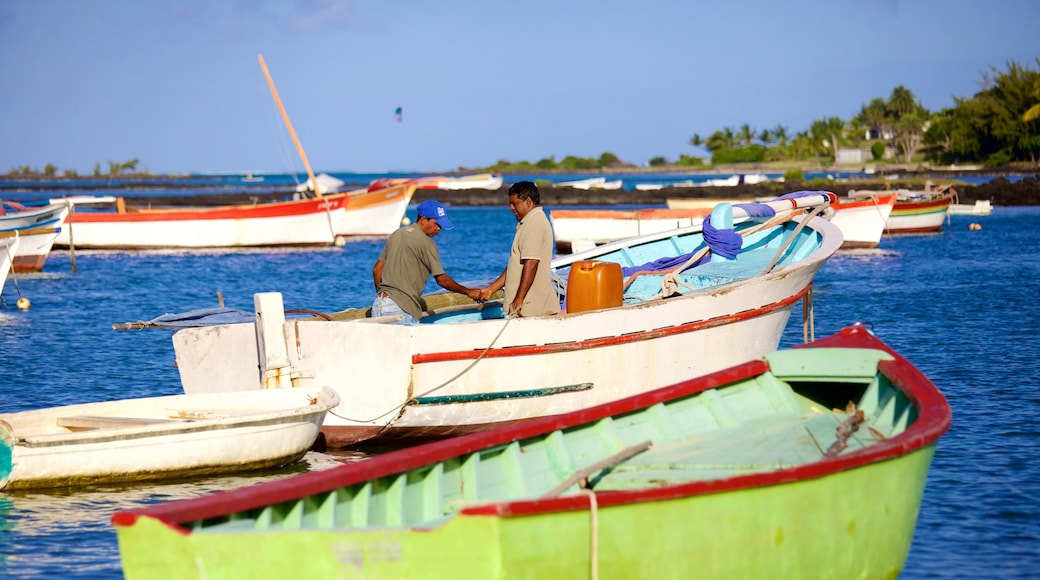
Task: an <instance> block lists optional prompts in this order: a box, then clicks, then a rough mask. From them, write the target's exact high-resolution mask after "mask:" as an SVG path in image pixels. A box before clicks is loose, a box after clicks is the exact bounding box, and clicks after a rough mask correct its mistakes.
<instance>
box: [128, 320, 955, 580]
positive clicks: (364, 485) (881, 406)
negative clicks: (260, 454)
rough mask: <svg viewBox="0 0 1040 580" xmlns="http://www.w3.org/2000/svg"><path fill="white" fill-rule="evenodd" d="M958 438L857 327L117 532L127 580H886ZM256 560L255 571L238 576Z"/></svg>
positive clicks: (913, 375)
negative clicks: (937, 457) (246, 557)
mask: <svg viewBox="0 0 1040 580" xmlns="http://www.w3.org/2000/svg"><path fill="white" fill-rule="evenodd" d="M838 401H848V402H849V403H848V406H847V407H846V408H845V409H844V410H841V409H836V408H831V407H833V405H834V404H835V403H837V402H838ZM837 404H845V403H837ZM950 422H951V411H950V406H949V404H948V403H947V402H946V400H945V398H944V397H943V396H942V394H941V393H940V392H939V391H938V389H936V387H935V385H934V384H932V383H931V381H929V380H928V379H927V377H925V376H924V375H922V374H921V373H920V371H918V370H917V369H915V368H914V367H913V366H912V365H911V364H910V363H909V362H908V361H906V360H905V359H903V358H902V357H900V356H899V355H898V354H897V353H895V352H894V351H892V350H891V349H889V348H888V347H887V346H886V345H884V343H882V342H881V341H879V340H877V339H876V338H875V337H873V335H871V334H870V333H869V331H867V330H866V329H865V328H864V327H863V326H862V325H855V326H852V327H849V328H846V329H843V330H842V331H841V332H840V333H839V334H837V335H834V336H832V337H828V338H826V339H823V340H821V341H818V342H816V343H813V344H810V345H805V346H804V347H798V348H795V349H790V350H787V351H780V352H774V353H769V354H767V355H766V356H765V357H763V358H762V359H759V360H753V361H748V362H745V363H743V364H740V365H736V366H733V367H730V368H727V369H725V370H722V371H720V372H718V373H713V374H711V375H707V376H703V377H699V378H695V379H691V380H687V381H683V382H682V383H678V384H675V385H671V386H669V387H666V388H663V389H659V390H655V391H651V392H648V393H643V394H640V395H638V396H636V397H631V398H627V399H623V400H620V401H616V402H612V403H609V404H606V405H601V406H597V407H591V408H587V409H582V410H580V411H576V412H573V413H567V414H563V415H557V416H553V417H545V418H542V419H538V420H534V421H528V422H524V423H522V424H517V425H514V426H511V427H507V428H502V429H495V430H491V431H488V432H485V433H479V434H474V435H470V436H466V437H459V438H453V439H449V440H445V441H440V442H436V443H432V444H429V445H423V446H417V447H411V448H407V449H402V450H399V451H394V452H389V453H384V454H380V455H376V456H373V457H371V458H368V459H365V460H363V461H360V462H356V463H351V464H347V465H343V466H339V467H335V468H332V469H329V470H326V471H321V472H314V473H307V474H302V475H299V476H295V477H293V478H290V479H286V480H281V481H278V482H273V483H268V484H261V485H259V486H253V487H251V488H244V489H239V490H232V491H228V492H221V493H217V494H213V495H210V496H207V497H200V498H195V499H190V500H185V501H180V502H173V503H167V504H161V505H152V506H146V507H143V508H139V509H135V510H131V511H127V512H121V513H117V514H116V515H114V516H113V518H112V523H113V525H114V526H115V527H116V530H117V535H118V537H119V544H120V552H121V555H122V558H123V566H124V572H125V574H126V575H127V577H128V578H136V577H142V578H143V577H148V576H154V575H155V574H156V573H158V572H164V573H170V571H176V575H180V574H183V575H188V574H191V573H194V574H200V573H202V574H204V575H205V576H206V577H226V576H232V575H235V574H240V575H241V574H249V573H252V574H259V573H261V572H264V571H267V572H271V571H277V572H283V573H290V574H300V573H305V574H311V575H317V576H320V577H333V576H335V577H412V576H422V577H434V578H438V577H464V578H468V577H473V578H507V577H509V578H516V577H530V578H571V577H584V576H586V575H588V576H591V577H609V578H658V577H661V578H689V577H698V578H700V577H705V578H765V577H770V578H771V577H779V578H802V577H809V578H817V577H823V578H846V577H857V578H895V577H897V576H898V575H899V573H900V571H901V569H902V567H903V564H904V563H905V561H906V557H907V554H908V553H909V549H910V545H911V541H912V538H913V533H914V527H915V523H916V520H917V515H918V512H919V509H920V505H921V498H922V495H923V492H924V487H925V482H926V478H927V473H928V469H929V466H930V463H931V460H932V457H933V455H934V451H935V446H936V443H937V441H938V440H939V438H940V437H941V436H942V435H943V434H944V433H945V432H946V431H947V430H948V429H949V426H950ZM246 549H248V550H252V551H253V552H254V553H257V554H261V555H262V556H261V558H260V559H261V560H262V562H252V563H248V564H246V563H243V562H239V561H238V559H237V558H235V555H237V554H241V553H242V551H243V550H246ZM242 566H246V567H245V568H243V567H242Z"/></svg>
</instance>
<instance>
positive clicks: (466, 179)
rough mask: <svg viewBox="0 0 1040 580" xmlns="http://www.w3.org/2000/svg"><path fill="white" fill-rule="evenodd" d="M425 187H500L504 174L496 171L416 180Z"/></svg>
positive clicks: (457, 188)
mask: <svg viewBox="0 0 1040 580" xmlns="http://www.w3.org/2000/svg"><path fill="white" fill-rule="evenodd" d="M416 181H417V183H418V185H419V187H420V188H423V189H444V190H449V191H454V190H460V189H498V188H500V187H502V176H501V175H496V174H494V173H476V174H473V175H462V176H459V177H445V176H436V177H425V178H419V179H417V180H416Z"/></svg>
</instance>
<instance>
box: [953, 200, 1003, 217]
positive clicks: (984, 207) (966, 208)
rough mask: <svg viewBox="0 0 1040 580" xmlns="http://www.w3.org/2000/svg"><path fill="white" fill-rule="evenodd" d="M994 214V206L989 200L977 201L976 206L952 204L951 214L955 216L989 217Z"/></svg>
mask: <svg viewBox="0 0 1040 580" xmlns="http://www.w3.org/2000/svg"><path fill="white" fill-rule="evenodd" d="M991 213H993V205H992V204H991V203H990V200H988V199H977V200H975V204H974V205H972V204H970V203H951V204H950V214H953V215H989V214H991Z"/></svg>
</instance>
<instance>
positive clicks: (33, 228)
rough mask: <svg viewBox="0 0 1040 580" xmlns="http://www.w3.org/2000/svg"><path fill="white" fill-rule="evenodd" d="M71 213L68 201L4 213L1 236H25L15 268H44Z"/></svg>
mask: <svg viewBox="0 0 1040 580" xmlns="http://www.w3.org/2000/svg"><path fill="white" fill-rule="evenodd" d="M68 215H69V208H68V205H66V204H49V205H45V206H42V207H25V208H23V211H17V212H7V213H6V214H3V215H0V238H5V237H11V236H18V238H20V240H21V242H20V243H19V244H18V251H17V252H15V254H14V263H13V265H12V267H11V271H12V272H16V273H23V272H40V271H42V270H43V267H44V265H45V264H46V263H47V256H48V255H49V254H50V251H51V247H52V246H53V245H54V242H55V240H56V239H57V238H58V235H59V234H60V232H61V229H62V222H63V221H65V219H66V217H67V216H68Z"/></svg>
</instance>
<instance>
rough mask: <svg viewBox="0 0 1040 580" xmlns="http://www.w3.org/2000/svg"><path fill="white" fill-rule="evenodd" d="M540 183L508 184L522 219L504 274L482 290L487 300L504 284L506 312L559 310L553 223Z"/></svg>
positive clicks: (513, 206) (512, 204)
mask: <svg viewBox="0 0 1040 580" xmlns="http://www.w3.org/2000/svg"><path fill="white" fill-rule="evenodd" d="M540 203H541V196H540V195H539V193H538V186H536V185H535V184H534V183H532V182H530V181H520V182H517V183H514V184H513V185H512V187H510V188H509V209H510V210H511V211H512V212H513V215H514V216H516V221H518V222H519V223H518V224H517V226H516V234H515V235H514V236H513V247H512V250H511V251H510V252H509V264H508V265H507V266H506V269H505V270H504V271H503V272H502V274H501V275H500V276H499V277H498V278H497V279H496V280H495V281H494V282H492V283H491V284H490V285H489V286H487V287H485V288H483V289H482V290H481V298H482V299H484V300H488V299H490V298H491V295H492V294H494V293H495V292H497V291H498V290H500V289H502V288H503V287H504V288H505V301H504V303H503V308H504V310H505V313H506V315H507V316H508V315H515V316H546V315H551V314H558V313H559V312H560V297H559V296H558V295H557V294H556V290H555V289H554V288H553V284H552V270H551V267H552V252H553V247H554V242H553V231H552V225H551V224H550V223H549V218H548V217H547V216H546V215H545V211H543V210H542V207H541V205H539V204H540Z"/></svg>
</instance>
